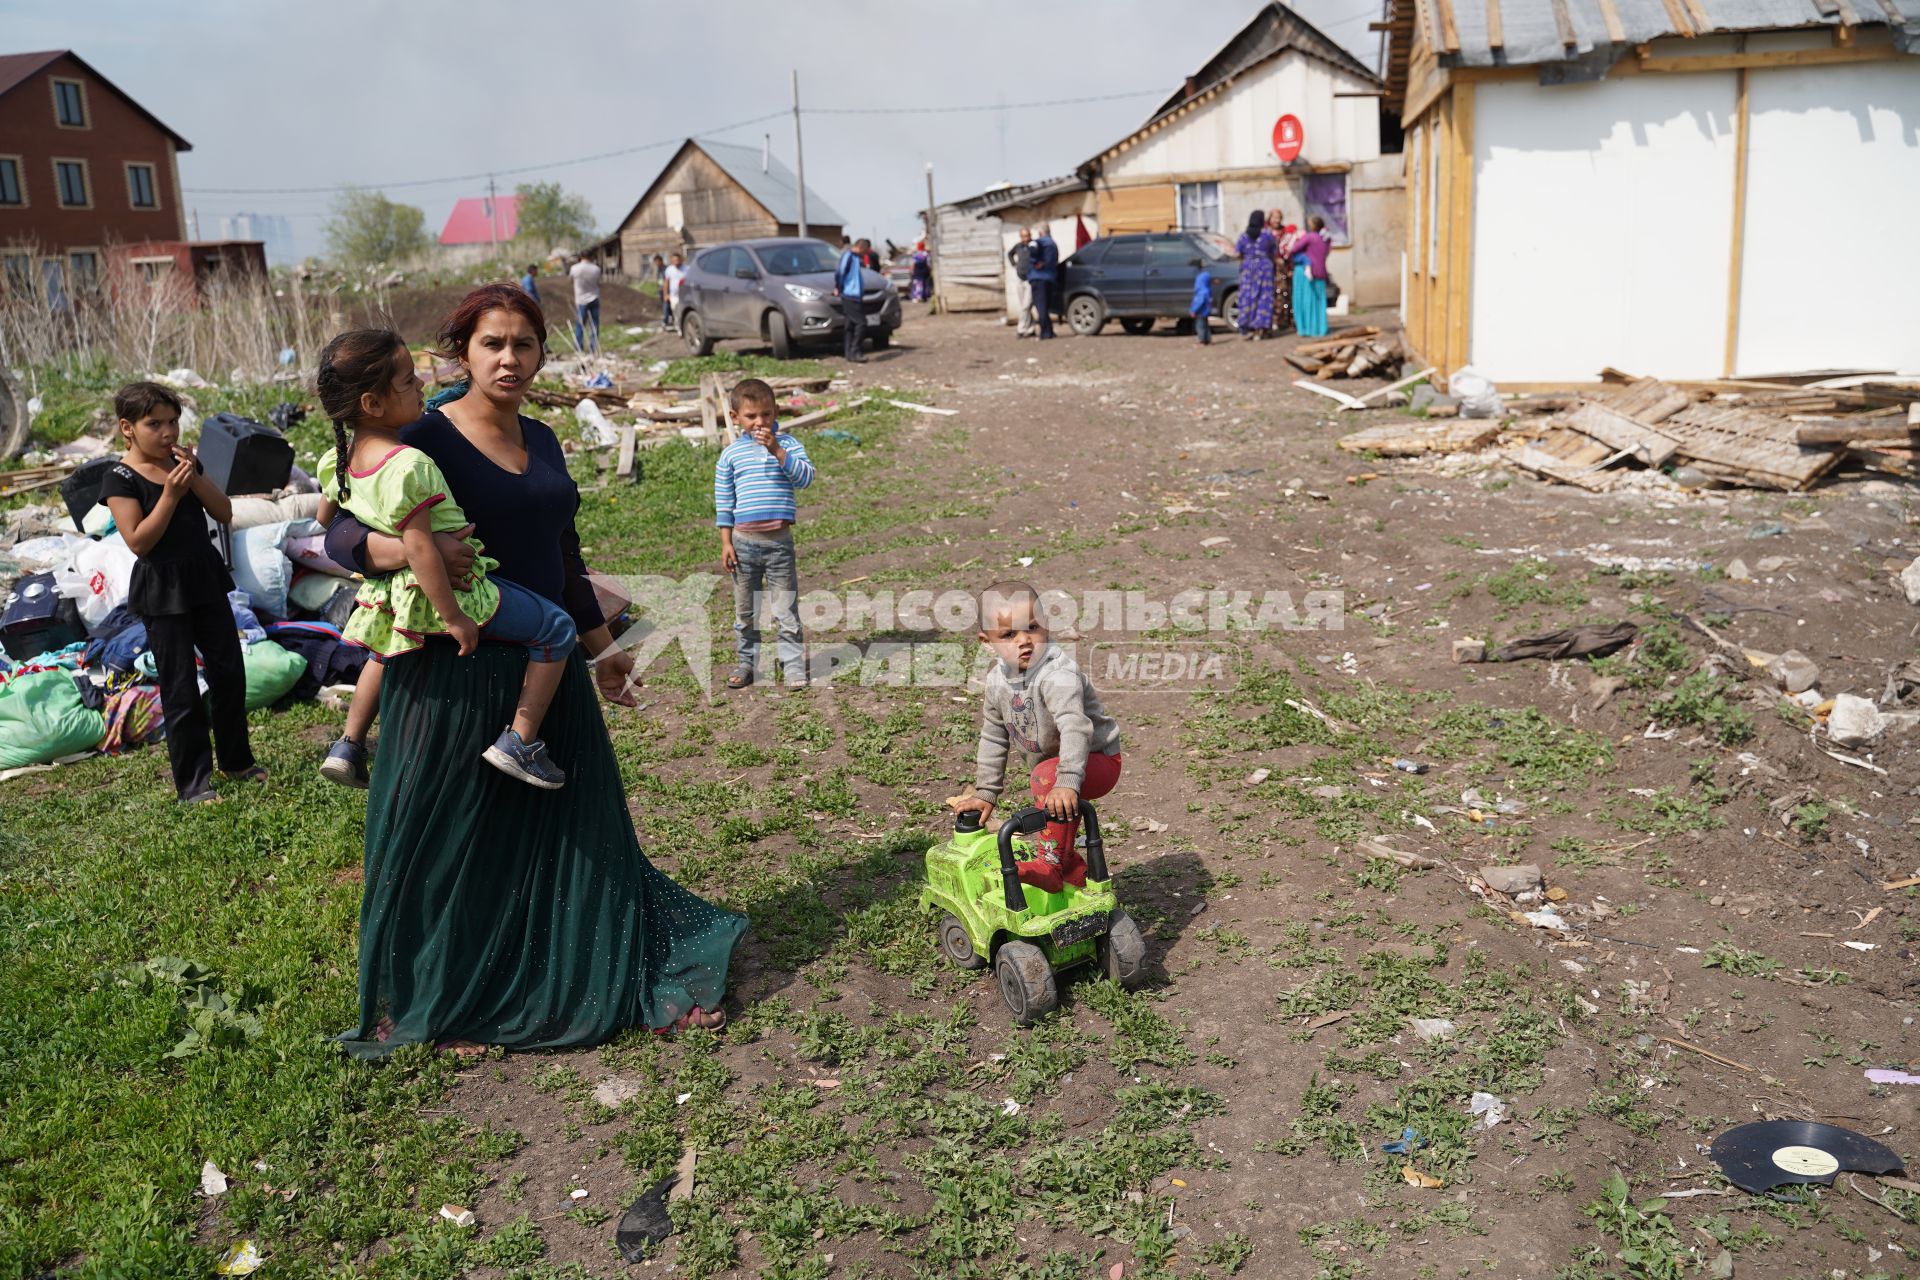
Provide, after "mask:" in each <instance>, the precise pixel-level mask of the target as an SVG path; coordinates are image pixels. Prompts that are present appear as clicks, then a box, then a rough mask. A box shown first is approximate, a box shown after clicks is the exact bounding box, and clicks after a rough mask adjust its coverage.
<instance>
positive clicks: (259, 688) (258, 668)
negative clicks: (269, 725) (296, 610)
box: [241, 640, 307, 711]
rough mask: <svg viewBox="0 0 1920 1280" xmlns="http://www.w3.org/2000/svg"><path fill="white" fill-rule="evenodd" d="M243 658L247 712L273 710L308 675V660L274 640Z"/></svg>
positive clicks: (252, 646) (251, 647)
mask: <svg viewBox="0 0 1920 1280" xmlns="http://www.w3.org/2000/svg"><path fill="white" fill-rule="evenodd" d="M241 658H242V659H243V660H244V661H245V663H246V667H247V710H249V711H257V710H259V709H260V708H261V707H270V706H272V705H273V704H274V703H276V702H278V701H280V699H282V698H284V697H286V696H287V690H289V689H291V688H293V686H294V685H296V684H298V683H299V682H300V677H301V676H303V675H305V674H306V673H307V660H306V659H305V658H303V657H301V656H300V655H299V654H297V653H288V652H287V651H286V650H285V649H282V648H281V647H280V646H279V645H277V644H275V643H274V642H273V641H271V640H260V641H256V642H255V643H253V644H250V645H247V646H246V647H245V650H244V652H243V653H242V654H241Z"/></svg>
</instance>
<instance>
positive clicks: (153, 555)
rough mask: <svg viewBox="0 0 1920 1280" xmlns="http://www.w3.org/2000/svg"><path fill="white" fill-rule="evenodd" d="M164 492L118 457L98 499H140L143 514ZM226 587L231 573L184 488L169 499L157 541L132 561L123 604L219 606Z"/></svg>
mask: <svg viewBox="0 0 1920 1280" xmlns="http://www.w3.org/2000/svg"><path fill="white" fill-rule="evenodd" d="M164 492H166V488H165V486H164V485H158V484H155V483H154V482H153V481H151V480H149V479H147V478H146V477H145V476H143V475H141V474H140V473H139V472H138V471H135V470H134V469H133V468H132V467H130V466H128V465H127V464H126V463H124V462H116V463H114V464H113V466H111V467H109V468H108V469H107V474H106V478H105V479H104V480H103V481H102V482H101V485H100V501H102V502H105V501H106V500H107V499H108V498H132V499H133V500H134V501H135V502H138V503H139V504H140V514H141V515H143V516H144V515H150V514H151V513H152V512H153V509H154V507H155V506H157V505H158V504H159V502H160V496H161V494H163V493H164ZM231 590H233V575H232V574H230V573H228V572H227V566H226V564H225V562H224V561H222V560H221V559H220V553H219V552H218V551H216V550H215V549H214V546H213V540H212V539H211V538H209V537H208V536H207V509H206V508H205V507H203V506H202V505H200V499H198V498H196V497H194V496H193V491H192V490H188V491H187V492H186V493H183V494H181V495H180V501H179V502H177V503H175V504H174V508H173V519H172V520H170V521H168V522H167V528H166V531H165V532H164V533H162V534H161V535H160V541H158V542H156V543H154V544H153V546H151V547H149V548H148V549H147V553H146V554H145V555H143V556H141V557H140V558H139V560H138V561H136V562H135V564H134V566H133V577H132V580H131V582H130V583H129V585H128V590H127V607H128V608H130V609H132V610H133V611H134V612H135V613H137V614H139V615H140V616H141V617H142V618H156V617H164V616H166V615H168V614H176V613H191V612H193V611H194V610H195V609H198V608H202V607H204V606H206V605H213V604H217V605H221V606H224V605H225V604H226V602H227V592H229V591H231Z"/></svg>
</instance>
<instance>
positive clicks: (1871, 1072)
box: [1867, 1067, 1920, 1084]
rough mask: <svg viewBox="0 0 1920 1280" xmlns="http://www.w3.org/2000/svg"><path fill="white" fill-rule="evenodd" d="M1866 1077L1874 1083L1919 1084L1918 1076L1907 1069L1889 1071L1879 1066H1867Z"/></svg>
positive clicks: (1919, 1078) (1919, 1077)
mask: <svg viewBox="0 0 1920 1280" xmlns="http://www.w3.org/2000/svg"><path fill="white" fill-rule="evenodd" d="M1867 1079H1868V1080H1869V1081H1871V1082H1872V1083H1874V1084H1920V1076H1916V1075H1914V1074H1912V1073H1911V1072H1907V1071H1889V1070H1886V1069H1884V1068H1881V1067H1869V1068H1868V1069H1867Z"/></svg>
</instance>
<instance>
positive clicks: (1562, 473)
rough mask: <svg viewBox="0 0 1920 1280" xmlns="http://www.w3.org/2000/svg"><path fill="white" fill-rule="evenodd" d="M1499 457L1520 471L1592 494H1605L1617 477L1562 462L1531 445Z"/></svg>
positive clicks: (1515, 448)
mask: <svg viewBox="0 0 1920 1280" xmlns="http://www.w3.org/2000/svg"><path fill="white" fill-rule="evenodd" d="M1500 456H1501V457H1503V458H1505V459H1506V460H1507V461H1509V462H1511V463H1513V465H1514V466H1516V467H1519V468H1520V469H1521V470H1522V471H1530V472H1532V473H1533V474H1535V475H1538V476H1545V477H1546V478H1547V479H1549V480H1557V481H1559V482H1560V483H1561V484H1570V485H1573V486H1575V487H1576V488H1580V489H1586V490H1589V491H1591V492H1593V493H1605V492H1607V491H1608V490H1609V489H1611V488H1613V486H1614V483H1615V479H1616V477H1617V475H1618V473H1617V472H1612V471H1590V470H1588V469H1587V468H1586V467H1583V466H1580V465H1578V464H1576V463H1569V462H1564V461H1562V460H1561V459H1559V458H1556V457H1554V456H1553V455H1552V454H1549V453H1546V452H1544V451H1542V450H1540V449H1537V448H1535V447H1533V446H1532V445H1524V444H1523V445H1516V446H1514V447H1513V448H1511V449H1503V450H1501V452H1500Z"/></svg>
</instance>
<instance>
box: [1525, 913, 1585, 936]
mask: <svg viewBox="0 0 1920 1280" xmlns="http://www.w3.org/2000/svg"><path fill="white" fill-rule="evenodd" d="M1520 914H1521V915H1522V916H1523V917H1524V918H1525V919H1526V922H1527V923H1528V924H1530V925H1532V926H1533V927H1534V928H1536V929H1552V930H1555V931H1556V932H1559V933H1567V932H1569V931H1570V930H1571V929H1572V928H1573V926H1572V925H1570V924H1568V923H1567V922H1566V920H1565V919H1564V918H1562V916H1561V915H1560V913H1559V912H1557V911H1547V910H1540V911H1523V912H1521V913H1520Z"/></svg>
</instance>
